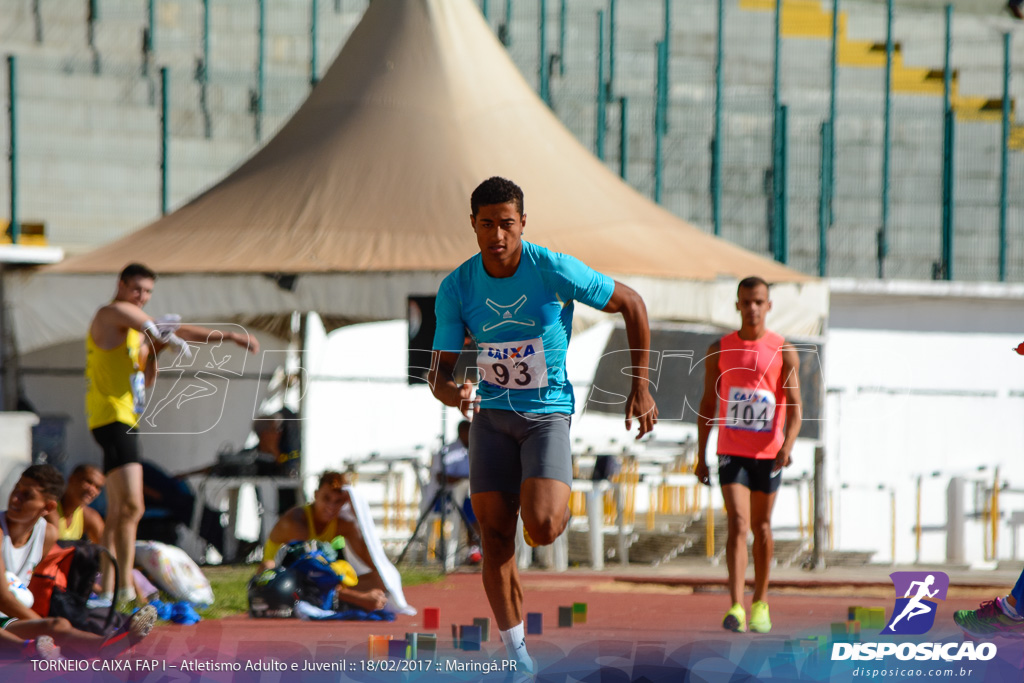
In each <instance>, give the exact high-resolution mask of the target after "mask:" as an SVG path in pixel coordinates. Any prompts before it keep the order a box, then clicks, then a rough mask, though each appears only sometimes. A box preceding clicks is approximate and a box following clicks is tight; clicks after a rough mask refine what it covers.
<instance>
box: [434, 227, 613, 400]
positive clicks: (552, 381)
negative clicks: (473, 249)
mask: <svg viewBox="0 0 1024 683" xmlns="http://www.w3.org/2000/svg"><path fill="white" fill-rule="evenodd" d="M522 244H523V251H522V258H521V260H520V262H519V268H518V269H517V270H516V272H515V274H514V275H512V276H511V277H507V278H495V277H491V276H490V275H488V274H487V271H486V270H484V265H483V259H482V258H481V255H480V254H477V255H475V256H473V257H472V258H470V259H469V260H468V261H466V262H465V263H463V264H462V265H461V266H459V267H458V268H456V269H455V270H454V271H452V273H451V274H449V275H448V277H446V278H445V279H444V281H443V282H441V287H440V289H439V290H438V292H437V300H436V303H435V306H434V309H435V313H436V315H437V330H436V331H435V333H434V349H435V350H438V351H453V352H457V351H461V350H462V343H463V339H464V338H465V330H469V334H470V335H471V336H472V338H473V341H474V342H475V343H476V348H477V366H478V368H479V372H480V383H479V385H478V387H477V394H478V395H479V396H480V399H481V402H480V407H481V408H497V409H499V410H514V411H516V412H524V413H569V414H571V413H572V412H573V411H574V400H573V392H572V385H571V384H569V379H568V377H566V374H565V352H566V349H567V348H568V347H569V337H570V336H571V335H572V310H573V302H574V301H579V302H581V303H584V304H586V305H588V306H592V307H593V308H597V309H603V308H604V307H605V306H607V305H608V301H609V300H610V299H611V296H612V291H613V290H614V288H615V282H614V281H613V280H612V279H611V278H610V277H608V276H607V275H603V274H601V273H599V272H597V271H596V270H594V269H592V268H590V267H589V266H587V265H586V264H584V263H583V262H582V261H580V260H579V259H577V258H575V257H572V256H568V255H566V254H560V253H558V252H555V251H550V250H549V249H545V248H544V247H539V246H537V245H535V244H531V243H529V242H526V241H524V242H523V243H522Z"/></svg>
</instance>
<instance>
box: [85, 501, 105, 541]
mask: <svg viewBox="0 0 1024 683" xmlns="http://www.w3.org/2000/svg"><path fill="white" fill-rule="evenodd" d="M83 514H84V515H85V520H84V521H83V525H84V526H85V537H86V538H88V539H89V540H90V541H92V542H93V543H99V542H100V539H101V538H102V537H103V517H102V516H101V515H100V513H98V512H96V511H95V510H93V509H92V508H91V507H89V506H88V505H86V506H83Z"/></svg>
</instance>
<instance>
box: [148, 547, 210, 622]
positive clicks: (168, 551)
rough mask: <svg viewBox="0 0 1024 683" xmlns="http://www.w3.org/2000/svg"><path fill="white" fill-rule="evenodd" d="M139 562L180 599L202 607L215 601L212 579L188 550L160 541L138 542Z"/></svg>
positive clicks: (150, 575) (157, 584)
mask: <svg viewBox="0 0 1024 683" xmlns="http://www.w3.org/2000/svg"><path fill="white" fill-rule="evenodd" d="M135 566H137V567H138V568H140V569H142V571H144V572H146V576H148V577H149V580H150V581H152V582H153V583H154V584H156V586H157V588H159V589H160V590H162V591H164V592H165V593H167V594H168V595H170V596H171V597H172V598H173V599H174V600H176V601H182V600H184V601H186V602H191V603H192V604H194V605H198V606H199V607H209V606H210V605H212V604H213V588H211V587H210V581H209V580H208V579H207V578H206V576H205V575H204V574H203V572H202V570H200V569H199V565H197V564H196V563H195V562H193V561H192V558H191V557H189V556H188V555H187V554H186V553H185V551H184V550H182V549H181V548H179V547H177V546H173V545H167V544H165V543H159V542H157V541H136V542H135Z"/></svg>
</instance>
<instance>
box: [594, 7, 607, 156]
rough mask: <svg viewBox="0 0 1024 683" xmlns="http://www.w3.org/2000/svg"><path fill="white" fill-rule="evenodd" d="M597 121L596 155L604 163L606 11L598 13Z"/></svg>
mask: <svg viewBox="0 0 1024 683" xmlns="http://www.w3.org/2000/svg"><path fill="white" fill-rule="evenodd" d="M596 114H597V120H596V122H595V126H594V153H595V154H596V155H597V158H598V159H600V160H601V161H604V133H605V126H606V121H607V115H606V112H605V88H604V10H598V11H597V111H596Z"/></svg>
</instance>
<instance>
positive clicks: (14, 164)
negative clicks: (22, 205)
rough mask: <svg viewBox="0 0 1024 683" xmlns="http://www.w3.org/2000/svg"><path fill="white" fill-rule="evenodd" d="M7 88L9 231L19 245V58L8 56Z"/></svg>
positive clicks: (12, 239)
mask: <svg viewBox="0 0 1024 683" xmlns="http://www.w3.org/2000/svg"><path fill="white" fill-rule="evenodd" d="M7 87H8V90H7V95H8V101H7V124H8V129H7V130H8V140H9V144H10V154H9V155H8V157H7V160H8V162H9V166H8V171H9V172H10V177H9V178H8V183H9V184H10V190H11V196H10V199H11V224H10V226H9V227H8V229H7V230H8V233H9V234H10V236H11V244H17V243H18V238H19V237H20V236H21V223H20V222H19V220H18V58H17V57H15V56H14V55H8V56H7Z"/></svg>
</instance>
